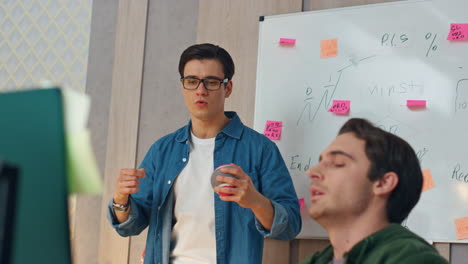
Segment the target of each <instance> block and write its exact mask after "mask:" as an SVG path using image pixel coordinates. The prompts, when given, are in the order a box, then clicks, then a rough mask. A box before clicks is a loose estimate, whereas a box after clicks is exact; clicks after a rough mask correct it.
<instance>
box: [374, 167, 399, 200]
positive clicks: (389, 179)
mask: <svg viewBox="0 0 468 264" xmlns="http://www.w3.org/2000/svg"><path fill="white" fill-rule="evenodd" d="M397 185H398V175H397V174H396V173H395V172H393V171H390V172H387V173H385V174H384V176H382V178H380V179H378V180H377V181H375V182H374V188H373V191H374V194H375V195H390V194H391V193H392V191H393V190H394V189H395V188H396V186H397Z"/></svg>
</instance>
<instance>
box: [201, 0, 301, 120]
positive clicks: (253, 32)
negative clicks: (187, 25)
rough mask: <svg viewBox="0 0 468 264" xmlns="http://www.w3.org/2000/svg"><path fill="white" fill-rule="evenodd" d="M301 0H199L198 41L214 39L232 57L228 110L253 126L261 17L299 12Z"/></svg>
mask: <svg viewBox="0 0 468 264" xmlns="http://www.w3.org/2000/svg"><path fill="white" fill-rule="evenodd" d="M301 9H302V0H255V1H250V0H242V1H241V0H238V1H230V0H203V1H200V8H199V16H198V31H197V42H198V43H203V42H211V43H215V44H219V45H220V46H222V47H223V48H225V49H226V50H227V51H228V52H229V53H230V54H231V56H232V57H233V59H234V63H235V65H236V73H235V74H234V78H233V82H234V87H233V88H234V89H233V93H232V95H231V97H230V98H229V99H228V100H227V101H226V110H235V111H237V112H238V114H239V115H240V117H241V119H242V121H243V122H244V124H246V125H248V126H253V116H254V109H255V107H254V104H255V82H256V74H257V50H258V23H259V21H258V18H259V16H263V15H273V14H284V13H293V12H300V11H301Z"/></svg>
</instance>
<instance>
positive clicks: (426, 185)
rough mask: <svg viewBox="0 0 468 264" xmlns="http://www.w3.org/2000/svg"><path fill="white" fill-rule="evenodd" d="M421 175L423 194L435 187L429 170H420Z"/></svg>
mask: <svg viewBox="0 0 468 264" xmlns="http://www.w3.org/2000/svg"><path fill="white" fill-rule="evenodd" d="M422 175H423V187H422V191H423V192H425V191H427V190H430V189H432V188H434V187H435V184H434V180H433V179H432V173H431V170H430V169H425V170H422Z"/></svg>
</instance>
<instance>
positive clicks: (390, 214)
mask: <svg viewBox="0 0 468 264" xmlns="http://www.w3.org/2000/svg"><path fill="white" fill-rule="evenodd" d="M307 175H308V176H309V178H310V179H311V186H310V193H311V199H310V201H311V206H310V208H309V215H310V216H311V217H312V218H313V219H315V220H316V221H317V222H318V223H319V224H320V225H322V226H323V227H324V228H325V229H326V230H327V231H328V234H329V236H330V242H331V245H330V246H328V247H327V248H325V249H324V250H323V251H321V252H318V253H315V254H314V255H312V256H310V257H308V258H307V259H305V260H304V261H303V262H302V263H315V264H338V263H340V264H345V263H346V264H350V263H359V264H375V263H379V264H397V263H398V264H406V263H407V264H418V263H421V264H422V263H425V264H429V263H447V261H446V260H445V259H443V258H442V257H441V256H440V255H439V254H438V253H437V252H436V250H435V249H433V248H432V246H431V245H429V244H428V243H427V242H426V241H425V240H424V239H422V238H420V237H418V236H417V235H416V234H414V233H412V232H411V231H409V230H408V229H406V228H404V227H402V226H401V225H400V224H401V222H402V221H403V220H404V219H405V218H406V217H407V216H408V214H409V213H410V211H411V210H412V209H413V207H414V206H415V205H416V203H417V202H418V200H419V197H420V194H421V189H422V183H423V178H422V173H421V168H420V165H419V161H418V158H417V156H416V154H415V152H414V150H413V149H412V148H411V146H410V145H409V144H408V143H407V142H405V141H404V140H403V139H401V138H399V137H397V136H395V135H393V134H391V133H388V132H386V131H384V130H382V129H380V128H377V127H375V126H373V125H372V124H371V123H369V122H368V121H366V120H364V119H358V118H354V119H350V120H348V122H346V123H345V124H344V125H343V127H342V128H341V130H340V132H339V134H338V136H337V137H336V138H335V140H334V141H333V142H332V143H331V144H330V145H329V146H328V147H327V148H326V149H325V150H324V151H323V152H322V154H321V155H320V159H319V163H318V164H317V165H316V166H314V167H312V168H310V169H309V170H308V171H307Z"/></svg>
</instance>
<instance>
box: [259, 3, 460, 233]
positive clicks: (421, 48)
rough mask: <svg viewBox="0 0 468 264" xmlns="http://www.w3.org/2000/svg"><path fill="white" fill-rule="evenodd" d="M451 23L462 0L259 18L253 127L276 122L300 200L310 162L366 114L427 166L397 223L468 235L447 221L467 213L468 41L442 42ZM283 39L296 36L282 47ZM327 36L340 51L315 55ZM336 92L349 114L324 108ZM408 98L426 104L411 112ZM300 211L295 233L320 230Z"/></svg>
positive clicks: (456, 19)
mask: <svg viewBox="0 0 468 264" xmlns="http://www.w3.org/2000/svg"><path fill="white" fill-rule="evenodd" d="M450 23H468V1H466V0H433V1H401V2H393V3H386V4H375V5H365V6H358V7H352V8H340V9H330V10H324V11H312V12H303V13H297V14H287V15H279V16H267V17H265V19H264V21H262V22H260V33H259V50H258V51H259V53H258V66H257V67H258V68H257V88H256V103H255V118H254V128H255V129H256V130H257V131H259V132H263V131H264V128H265V123H266V121H267V120H273V121H282V122H283V127H282V134H281V139H280V140H276V141H275V142H276V144H277V145H278V147H279V149H280V151H281V153H282V155H283V158H284V160H285V162H286V165H287V166H288V168H289V170H290V172H291V176H292V178H293V181H294V185H295V188H296V191H297V193H298V196H299V198H304V199H305V202H306V205H307V206H309V205H310V201H309V198H310V194H309V191H308V189H309V179H308V178H307V177H306V176H305V171H306V170H307V168H308V166H313V165H314V164H316V163H317V161H318V157H319V154H320V152H321V151H322V150H323V149H324V148H325V147H326V146H327V145H328V144H330V142H331V141H332V140H333V139H334V138H335V136H336V134H337V133H338V130H339V128H340V127H341V125H342V124H343V123H344V122H345V121H346V120H348V119H349V118H351V117H362V118H367V119H369V120H370V121H372V122H373V123H374V124H376V125H378V126H380V127H382V128H384V129H385V130H387V131H391V132H393V133H395V134H397V135H399V136H401V137H402V138H404V139H405V140H407V141H408V142H409V143H410V144H411V146H412V147H413V148H414V149H415V151H416V152H417V153H418V157H419V158H420V161H421V167H422V169H430V171H431V173H432V176H433V180H434V184H435V188H433V189H430V190H428V191H425V192H423V193H422V195H421V199H420V201H419V203H418V205H417V206H416V207H415V209H413V211H412V213H411V214H410V216H409V217H408V219H407V220H406V221H405V222H404V224H405V225H406V226H407V227H408V228H409V229H411V230H412V231H414V232H416V233H417V234H419V235H421V236H422V237H424V238H426V239H427V240H431V241H441V242H468V239H465V240H457V238H456V229H455V224H454V219H457V218H462V217H468V182H467V181H468V177H464V176H466V175H468V106H467V104H468V41H460V42H451V41H447V40H446V38H447V35H448V33H449V29H450ZM280 38H292V39H296V44H295V45H294V46H289V47H286V46H281V45H279V39H280ZM333 38H337V39H338V56H336V57H332V58H324V59H321V58H320V41H321V40H326V39H333ZM404 39H407V40H405V41H403V40H404ZM333 100H351V111H350V112H349V114H348V115H345V116H338V115H335V114H332V113H329V112H327V110H328V109H329V108H330V106H331V103H332V101H333ZM406 100H427V106H426V108H424V109H422V110H411V109H409V108H408V107H407V106H406ZM460 175H461V176H460ZM454 176H457V177H460V179H461V180H458V179H457V177H454ZM462 176H463V177H462ZM343 184H346V182H343ZM301 214H302V219H303V228H302V231H301V233H300V234H299V236H298V237H299V238H323V237H327V233H326V231H325V230H324V229H322V228H321V227H320V226H319V225H318V224H317V223H315V222H314V221H313V220H311V219H310V217H309V216H308V214H307V209H306V208H304V209H302V210H301Z"/></svg>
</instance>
